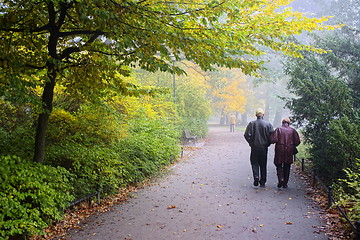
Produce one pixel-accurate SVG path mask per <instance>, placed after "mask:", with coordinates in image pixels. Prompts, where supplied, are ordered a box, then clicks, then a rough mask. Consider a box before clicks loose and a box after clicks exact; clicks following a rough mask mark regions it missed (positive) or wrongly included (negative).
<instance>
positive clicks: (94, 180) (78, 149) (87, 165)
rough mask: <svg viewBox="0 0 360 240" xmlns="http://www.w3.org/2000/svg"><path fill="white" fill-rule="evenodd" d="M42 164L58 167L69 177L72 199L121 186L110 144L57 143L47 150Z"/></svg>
mask: <svg viewBox="0 0 360 240" xmlns="http://www.w3.org/2000/svg"><path fill="white" fill-rule="evenodd" d="M46 163H47V164H50V165H53V166H62V167H64V168H66V169H67V170H68V171H69V172H71V173H72V174H73V176H74V177H73V178H72V186H73V187H74V192H73V195H75V196H76V198H80V197H83V196H85V195H86V194H90V193H94V192H96V191H98V190H100V189H105V188H106V190H107V191H108V192H112V191H113V190H115V189H118V188H119V187H121V186H124V184H125V182H124V179H123V173H122V168H123V167H122V165H123V164H122V160H121V155H119V154H118V153H117V151H116V149H114V148H113V146H112V145H108V146H104V145H94V146H86V145H83V144H80V143H73V142H65V143H62V144H57V145H56V146H52V147H50V148H49V149H48V151H47V154H46Z"/></svg>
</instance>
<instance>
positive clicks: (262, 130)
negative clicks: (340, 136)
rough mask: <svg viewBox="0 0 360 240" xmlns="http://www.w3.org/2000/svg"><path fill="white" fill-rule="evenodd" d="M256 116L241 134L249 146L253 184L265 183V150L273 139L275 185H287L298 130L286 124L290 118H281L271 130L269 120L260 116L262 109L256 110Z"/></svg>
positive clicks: (262, 115)
mask: <svg viewBox="0 0 360 240" xmlns="http://www.w3.org/2000/svg"><path fill="white" fill-rule="evenodd" d="M255 115H256V118H257V119H256V120H254V121H252V122H250V123H249V124H248V125H247V127H246V130H245V133H244V137H245V139H246V141H247V142H248V143H249V145H250V147H251V153H250V163H251V167H252V172H253V177H254V186H259V184H260V187H265V183H266V166H267V152H268V147H269V146H270V144H272V143H275V157H274V164H275V166H276V174H277V177H278V185H277V187H278V188H282V187H283V188H287V187H288V181H289V176H290V166H291V164H292V163H293V161H294V157H293V155H294V154H295V152H294V149H295V147H296V146H298V145H299V144H300V137H299V134H298V132H297V131H296V130H295V129H294V128H292V127H290V119H289V118H284V119H283V120H282V125H281V127H279V128H276V129H275V131H274V128H273V126H272V125H271V123H269V122H267V121H265V120H264V111H263V110H262V109H258V110H257V111H256V114H255Z"/></svg>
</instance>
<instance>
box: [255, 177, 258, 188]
mask: <svg viewBox="0 0 360 240" xmlns="http://www.w3.org/2000/svg"><path fill="white" fill-rule="evenodd" d="M254 186H255V187H257V186H259V178H255V180H254Z"/></svg>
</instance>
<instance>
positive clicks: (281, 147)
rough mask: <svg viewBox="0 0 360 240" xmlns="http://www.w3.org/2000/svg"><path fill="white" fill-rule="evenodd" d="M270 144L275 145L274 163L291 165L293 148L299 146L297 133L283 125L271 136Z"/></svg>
mask: <svg viewBox="0 0 360 240" xmlns="http://www.w3.org/2000/svg"><path fill="white" fill-rule="evenodd" d="M271 143H276V144H275V157H274V163H275V164H280V163H293V162H294V159H293V155H294V147H295V146H298V145H299V144H300V137H299V134H298V132H297V131H296V130H295V129H294V128H292V127H290V126H289V124H287V123H284V124H282V126H281V127H279V128H277V129H276V130H275V132H274V133H273V134H272V135H271Z"/></svg>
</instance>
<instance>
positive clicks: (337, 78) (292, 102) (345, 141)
mask: <svg viewBox="0 0 360 240" xmlns="http://www.w3.org/2000/svg"><path fill="white" fill-rule="evenodd" d="M345 33H346V32H345ZM335 40H336V41H335ZM334 41H335V42H337V44H334ZM340 43H341V44H340ZM317 44H318V45H320V46H321V47H324V48H330V49H331V50H332V52H329V53H327V54H322V55H316V54H312V53H305V54H304V58H302V59H289V61H288V62H287V64H286V69H285V70H286V73H287V74H288V75H289V76H290V81H289V85H288V88H289V90H290V91H291V92H292V93H293V94H295V95H296V97H294V98H292V99H288V102H287V107H289V109H291V111H292V112H293V119H294V120H296V121H297V123H298V124H299V125H302V126H303V127H304V128H303V134H304V136H305V140H306V142H307V143H309V145H310V146H311V148H310V149H309V150H310V154H311V156H312V159H313V165H314V167H315V169H316V170H318V171H317V172H318V174H319V175H320V176H321V177H322V178H323V180H325V181H326V182H331V181H336V179H338V178H342V177H344V172H343V169H345V168H352V167H353V163H354V159H355V157H358V156H359V151H360V150H359V149H360V147H359V140H358V136H359V108H358V106H359V104H360V102H359V99H360V98H359V88H358V86H359V85H358V81H359V78H358V74H357V73H358V71H359V69H360V61H359V60H360V59H359V58H358V56H359V49H360V48H358V47H355V46H359V42H358V41H357V40H356V38H354V32H348V33H347V34H344V35H343V36H341V37H339V36H338V35H335V34H334V35H333V36H331V37H328V38H326V39H317ZM339 45H342V46H352V47H349V48H347V47H346V48H345V47H342V48H338V46H339ZM344 49H346V51H344Z"/></svg>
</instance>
